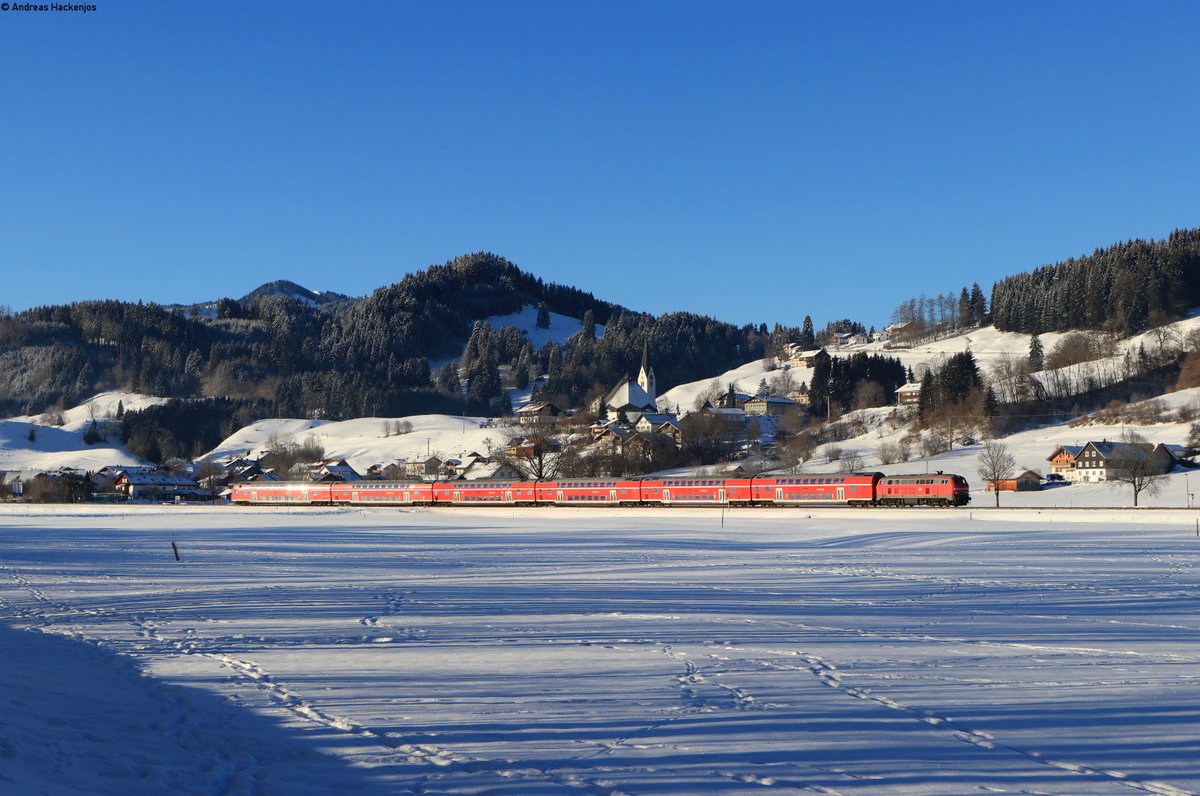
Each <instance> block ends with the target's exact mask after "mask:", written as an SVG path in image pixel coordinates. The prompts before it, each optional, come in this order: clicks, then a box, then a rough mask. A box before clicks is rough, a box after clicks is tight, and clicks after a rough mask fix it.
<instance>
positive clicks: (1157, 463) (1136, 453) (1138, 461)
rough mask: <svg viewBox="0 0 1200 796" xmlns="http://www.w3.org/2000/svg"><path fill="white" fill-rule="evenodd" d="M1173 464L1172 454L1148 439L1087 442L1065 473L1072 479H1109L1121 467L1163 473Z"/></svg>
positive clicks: (1121, 469)
mask: <svg viewBox="0 0 1200 796" xmlns="http://www.w3.org/2000/svg"><path fill="white" fill-rule="evenodd" d="M1174 466H1175V457H1174V456H1172V455H1171V452H1170V451H1168V450H1167V449H1166V447H1165V446H1163V445H1156V444H1154V443H1150V442H1144V443H1141V442H1109V441H1107V440H1101V441H1100V442H1089V443H1087V444H1086V445H1084V446H1083V448H1082V449H1081V450H1080V451H1079V455H1078V456H1076V457H1075V467H1074V468H1073V469H1072V470H1071V471H1070V473H1064V474H1065V475H1067V477H1069V478H1070V479H1071V480H1072V481H1082V482H1096V481H1108V480H1109V479H1111V478H1113V477H1115V476H1117V475H1118V474H1119V473H1120V472H1121V471H1128V470H1130V469H1134V468H1137V469H1141V470H1143V471H1144V472H1146V473H1166V472H1170V471H1171V469H1172V468H1174Z"/></svg>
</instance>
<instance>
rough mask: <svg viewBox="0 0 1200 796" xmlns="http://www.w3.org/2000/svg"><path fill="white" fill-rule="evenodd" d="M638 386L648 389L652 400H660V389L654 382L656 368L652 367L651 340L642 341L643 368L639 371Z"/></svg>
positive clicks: (647, 392) (647, 391) (647, 393)
mask: <svg viewBox="0 0 1200 796" xmlns="http://www.w3.org/2000/svg"><path fill="white" fill-rule="evenodd" d="M637 382H638V386H639V387H641V388H642V389H643V390H645V391H646V395H648V396H649V397H650V400H651V401H654V402H655V403H657V402H658V390H657V388H656V387H655V384H654V368H652V367H650V341H649V340H646V341H643V342H642V369H641V370H639V371H638V378H637Z"/></svg>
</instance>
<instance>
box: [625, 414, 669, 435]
mask: <svg viewBox="0 0 1200 796" xmlns="http://www.w3.org/2000/svg"><path fill="white" fill-rule="evenodd" d="M633 428H634V430H635V431H637V432H639V433H641V434H663V435H665V436H668V437H670V438H671V439H675V440H677V439H678V438H679V420H678V419H676V417H675V415H669V414H644V415H642V416H641V417H639V418H638V421H637V422H636V423H634V424H633Z"/></svg>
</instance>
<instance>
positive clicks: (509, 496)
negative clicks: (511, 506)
mask: <svg viewBox="0 0 1200 796" xmlns="http://www.w3.org/2000/svg"><path fill="white" fill-rule="evenodd" d="M504 499H505V501H507V502H509V503H512V502H513V499H512V492H511V491H509V492H505V493H504Z"/></svg>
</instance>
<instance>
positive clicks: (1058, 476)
mask: <svg viewBox="0 0 1200 796" xmlns="http://www.w3.org/2000/svg"><path fill="white" fill-rule="evenodd" d="M1046 480H1047V481H1066V480H1067V479H1065V478H1063V477H1062V473H1049V474H1048V475H1047V476H1046Z"/></svg>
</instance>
